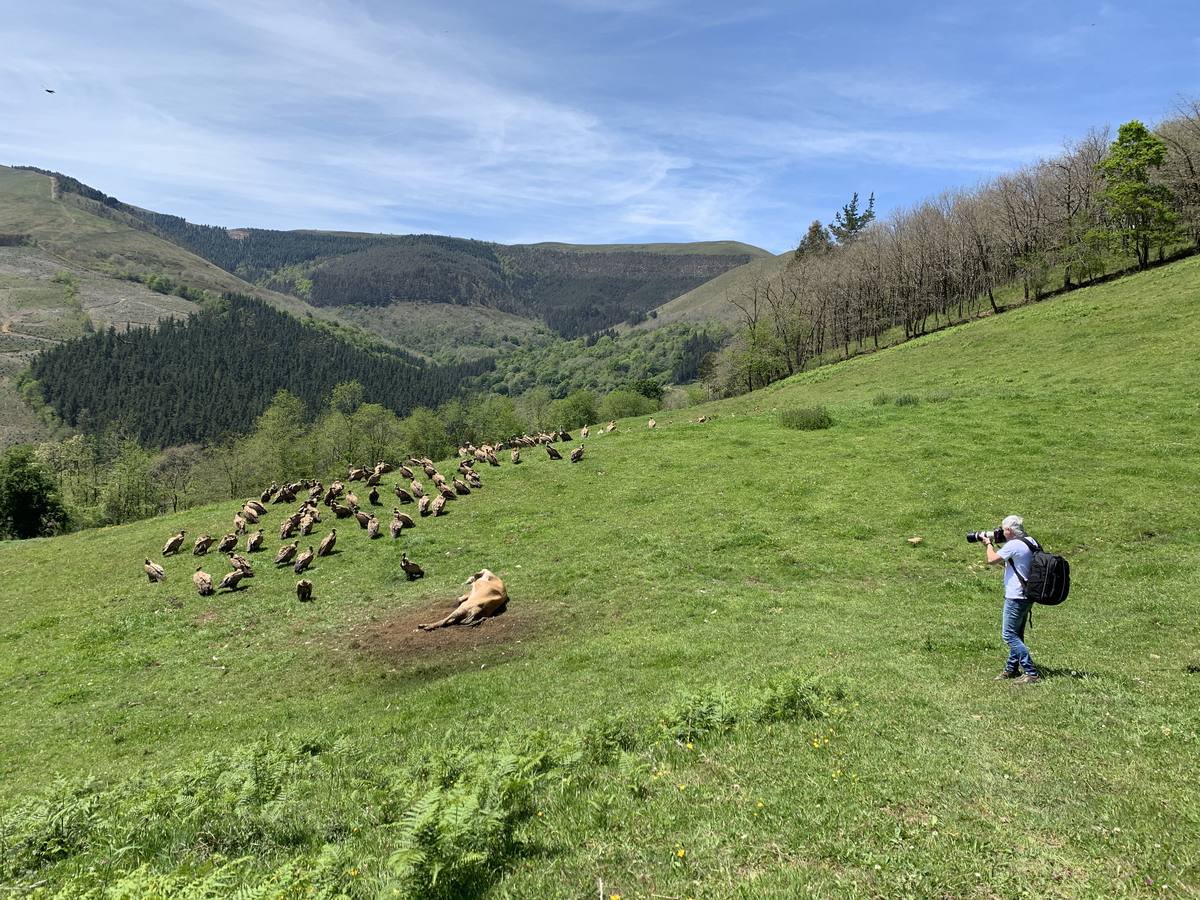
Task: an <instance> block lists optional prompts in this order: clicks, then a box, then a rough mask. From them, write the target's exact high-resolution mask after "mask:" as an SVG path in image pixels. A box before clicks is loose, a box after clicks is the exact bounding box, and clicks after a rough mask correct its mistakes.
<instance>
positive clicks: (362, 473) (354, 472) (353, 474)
mask: <svg viewBox="0 0 1200 900" xmlns="http://www.w3.org/2000/svg"><path fill="white" fill-rule="evenodd" d="M347 474H348V477H349V480H350V481H362V480H363V478H365V477H366V475H367V470H366V469H364V468H362V467H361V466H351V467H350V471H349V472H348V473H347Z"/></svg>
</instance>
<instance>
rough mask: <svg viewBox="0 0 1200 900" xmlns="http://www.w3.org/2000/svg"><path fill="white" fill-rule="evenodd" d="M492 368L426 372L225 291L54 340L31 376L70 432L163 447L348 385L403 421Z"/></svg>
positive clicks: (314, 402)
mask: <svg viewBox="0 0 1200 900" xmlns="http://www.w3.org/2000/svg"><path fill="white" fill-rule="evenodd" d="M489 365H490V361H488V360H483V361H479V362H475V363H464V364H461V365H457V366H445V367H435V366H424V365H421V364H419V363H418V361H417V360H415V359H414V358H413V357H411V356H409V355H408V354H404V353H400V352H398V351H394V352H391V353H369V352H367V351H365V350H362V349H359V348H356V347H353V346H351V345H350V344H348V343H346V342H345V341H344V340H341V339H340V338H338V337H337V336H335V335H333V334H330V333H328V332H327V331H325V330H322V329H320V328H316V327H313V326H312V325H308V324H305V323H303V322H301V321H300V320H298V319H296V318H295V317H293V316H289V315H287V314H285V313H283V312H280V311H279V310H276V309H273V308H272V307H270V306H268V305H267V304H265V303H263V302H262V301H260V300H256V299H254V298H252V297H246V296H242V295H236V294H234V295H228V296H227V298H226V299H225V301H224V302H223V303H222V304H221V305H220V306H219V307H211V308H206V309H204V310H202V311H200V312H199V313H197V314H196V315H194V316H192V317H191V318H189V319H188V320H187V321H183V322H180V321H174V320H170V319H168V320H164V321H162V322H160V323H159V324H158V325H157V326H156V327H154V328H143V329H135V330H132V331H129V332H127V333H125V334H120V333H118V332H117V331H115V330H109V331H105V332H102V333H98V334H92V335H88V336H86V337H83V338H79V339H77V340H74V341H70V342H67V343H63V344H60V345H58V346H56V347H53V348H51V349H49V350H47V351H46V352H45V353H43V354H41V355H40V356H38V357H37V358H36V359H34V361H33V364H32V367H31V371H32V375H33V377H34V378H35V379H36V380H37V383H38V387H39V389H40V391H41V393H42V396H43V398H44V399H45V401H46V403H47V404H49V405H50V406H52V407H53V408H54V410H55V411H56V412H57V413H58V415H59V417H60V418H61V419H62V420H63V421H64V422H66V423H67V424H69V425H73V426H77V427H80V428H82V429H84V430H89V431H91V430H98V429H100V428H103V427H104V426H105V425H108V424H110V423H113V422H124V423H126V424H128V425H130V426H131V427H132V428H133V429H134V430H135V431H136V432H137V434H138V435H139V437H140V438H141V440H142V442H143V443H145V444H147V445H151V446H159V447H165V446H170V445H177V444H183V443H187V442H191V441H211V440H213V439H215V438H218V437H220V436H221V435H223V434H226V433H228V432H241V431H244V430H246V428H247V427H248V426H249V425H250V424H251V423H252V422H253V421H254V419H255V418H256V417H257V416H258V415H259V414H260V413H261V412H262V411H263V410H264V409H265V408H266V406H267V404H268V403H269V402H270V400H271V398H272V397H273V396H274V395H275V393H276V392H277V391H279V390H281V389H286V390H288V391H291V392H292V393H293V394H295V395H296V396H298V397H300V398H301V399H303V400H304V401H305V402H306V403H307V404H308V405H309V407H310V408H313V409H315V408H316V407H317V406H318V405H320V404H321V403H323V402H325V401H326V399H327V398H328V395H329V392H330V391H331V390H332V388H333V387H334V386H335V385H336V384H338V383H339V382H344V381H350V380H356V381H358V382H360V383H361V384H362V385H363V387H364V388H365V396H366V399H367V400H368V401H371V402H376V403H380V404H382V405H384V406H386V407H388V408H390V409H392V410H394V411H395V412H396V413H398V414H400V415H405V414H407V413H408V412H410V411H411V410H412V409H413V408H414V407H416V406H436V405H437V404H438V403H440V402H442V401H443V400H446V399H448V398H450V397H452V396H454V395H455V394H456V393H457V392H458V390H459V387H460V384H461V382H462V380H463V379H464V378H466V377H468V376H472V375H478V374H479V373H481V372H483V371H485V370H486V369H487V368H488V366H489ZM84 372H86V373H88V374H89V375H90V376H91V377H87V378H81V377H80V373H84Z"/></svg>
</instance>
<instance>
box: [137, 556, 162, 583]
mask: <svg viewBox="0 0 1200 900" xmlns="http://www.w3.org/2000/svg"><path fill="white" fill-rule="evenodd" d="M142 568H143V569H145V570H146V578H147V579H148V580H149V581H150V583H151V584H154V583H155V582H160V581H166V580H167V570H166V569H164V568H163V567H162V566H160V565H159V564H158V563H156V562H151V561H150V560H149V559H146V564H145V565H144V566H142Z"/></svg>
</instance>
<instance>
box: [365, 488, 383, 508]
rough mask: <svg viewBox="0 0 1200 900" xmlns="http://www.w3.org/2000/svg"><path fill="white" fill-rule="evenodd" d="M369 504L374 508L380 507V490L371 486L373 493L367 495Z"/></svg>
mask: <svg viewBox="0 0 1200 900" xmlns="http://www.w3.org/2000/svg"><path fill="white" fill-rule="evenodd" d="M367 502H368V503H370V504H371V505H372V506H379V505H380V503H379V488H377V487H375V486H374V485H372V486H371V493H369V494H367Z"/></svg>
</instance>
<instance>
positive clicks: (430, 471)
mask: <svg viewBox="0 0 1200 900" xmlns="http://www.w3.org/2000/svg"><path fill="white" fill-rule="evenodd" d="M421 468H422V469H424V470H425V477H426V478H432V479H433V480H434V481H437V474H438V470H437V469H435V468H434V467H433V465H432V464H431V463H426V464H425V465H423V466H421Z"/></svg>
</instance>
